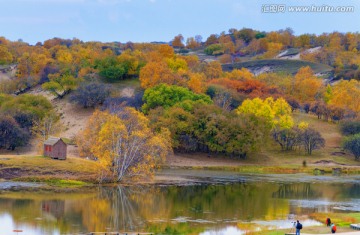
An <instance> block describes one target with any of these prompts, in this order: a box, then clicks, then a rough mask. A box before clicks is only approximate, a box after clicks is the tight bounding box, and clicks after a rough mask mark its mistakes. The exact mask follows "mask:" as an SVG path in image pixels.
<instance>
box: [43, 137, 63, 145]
mask: <svg viewBox="0 0 360 235" xmlns="http://www.w3.org/2000/svg"><path fill="white" fill-rule="evenodd" d="M59 140H61V138H59V137H49V139H47V140H46V141H45V142H44V144H46V145H54V144H56V143H57V142H58V141H59ZM61 141H62V140H61Z"/></svg>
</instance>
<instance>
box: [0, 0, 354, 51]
mask: <svg viewBox="0 0 360 235" xmlns="http://www.w3.org/2000/svg"><path fill="white" fill-rule="evenodd" d="M270 3H271V4H270ZM273 5H276V7H278V6H279V5H282V6H285V10H284V11H283V12H273V13H271V12H269V9H270V6H273ZM312 5H313V6H334V7H337V6H353V7H354V11H353V12H346V13H344V12H296V13H295V12H290V10H289V7H292V6H312ZM271 9H274V7H273V8H271ZM277 9H278V8H277ZM272 11H274V10H272ZM358 22H360V1H358V0H343V1H338V0H311V1H309V0H296V1H295V0H0V36H4V37H6V38H7V39H9V40H12V41H15V40H18V39H22V40H23V41H24V42H28V43H30V44H35V43H37V42H43V41H45V40H47V39H50V38H54V37H60V38H66V39H72V38H78V39H80V40H83V41H101V42H112V41H118V42H128V41H132V42H151V41H165V42H168V41H171V40H172V39H173V38H174V36H175V35H178V34H182V35H183V36H184V38H188V37H193V36H195V35H201V36H202V37H203V40H206V38H207V37H208V36H209V35H210V34H220V33H221V32H223V31H225V32H227V31H228V30H229V29H230V28H235V29H242V28H244V27H246V28H253V29H256V30H259V31H274V30H279V29H285V28H287V27H290V28H292V29H293V30H294V32H295V35H300V34H304V33H314V34H321V33H323V32H327V33H330V32H333V31H339V32H358V31H360V24H359V23H358Z"/></svg>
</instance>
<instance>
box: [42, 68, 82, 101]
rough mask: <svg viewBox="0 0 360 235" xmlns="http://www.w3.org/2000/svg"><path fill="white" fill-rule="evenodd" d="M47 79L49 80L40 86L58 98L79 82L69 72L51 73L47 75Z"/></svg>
mask: <svg viewBox="0 0 360 235" xmlns="http://www.w3.org/2000/svg"><path fill="white" fill-rule="evenodd" d="M49 79H50V81H49V82H47V83H44V84H43V85H42V88H43V89H44V90H47V91H49V92H50V93H52V94H53V95H55V96H56V97H58V98H60V99H61V98H63V97H64V96H65V95H66V94H69V93H70V91H72V90H74V89H75V88H76V87H77V84H78V82H79V81H78V80H77V79H76V78H75V77H74V76H72V75H70V74H62V75H60V74H58V73H57V74H51V75H49Z"/></svg>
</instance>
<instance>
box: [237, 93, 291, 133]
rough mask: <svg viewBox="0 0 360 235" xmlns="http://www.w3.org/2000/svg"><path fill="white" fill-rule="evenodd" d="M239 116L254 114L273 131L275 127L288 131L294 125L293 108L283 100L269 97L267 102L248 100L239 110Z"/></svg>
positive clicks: (258, 99)
mask: <svg viewBox="0 0 360 235" xmlns="http://www.w3.org/2000/svg"><path fill="white" fill-rule="evenodd" d="M236 112H237V113H238V114H241V113H244V114H252V115H255V116H256V117H262V118H263V119H264V121H265V122H266V126H267V128H269V130H270V129H272V128H273V127H275V126H278V127H279V128H283V129H288V128H291V127H292V126H293V125H294V121H293V119H292V117H291V107H290V105H289V104H288V103H287V102H286V100H284V99H283V98H279V99H277V100H274V99H273V98H272V97H269V98H267V99H265V100H262V99H260V98H255V99H252V100H250V99H246V100H245V101H244V102H243V103H242V104H241V105H240V106H239V107H238V108H237V109H236Z"/></svg>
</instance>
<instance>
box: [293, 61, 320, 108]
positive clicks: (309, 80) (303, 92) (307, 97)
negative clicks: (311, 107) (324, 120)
mask: <svg viewBox="0 0 360 235" xmlns="http://www.w3.org/2000/svg"><path fill="white" fill-rule="evenodd" d="M294 79H295V81H294V83H293V88H292V92H293V93H292V95H293V97H294V98H296V99H297V100H298V101H299V102H301V103H305V102H313V101H315V99H316V95H317V94H318V92H319V89H320V88H321V86H323V83H322V81H321V80H320V79H319V78H317V77H316V76H315V75H314V73H313V71H312V70H311V68H310V67H309V66H306V67H302V68H300V69H299V71H298V72H297V74H296V75H295V77H294Z"/></svg>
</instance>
